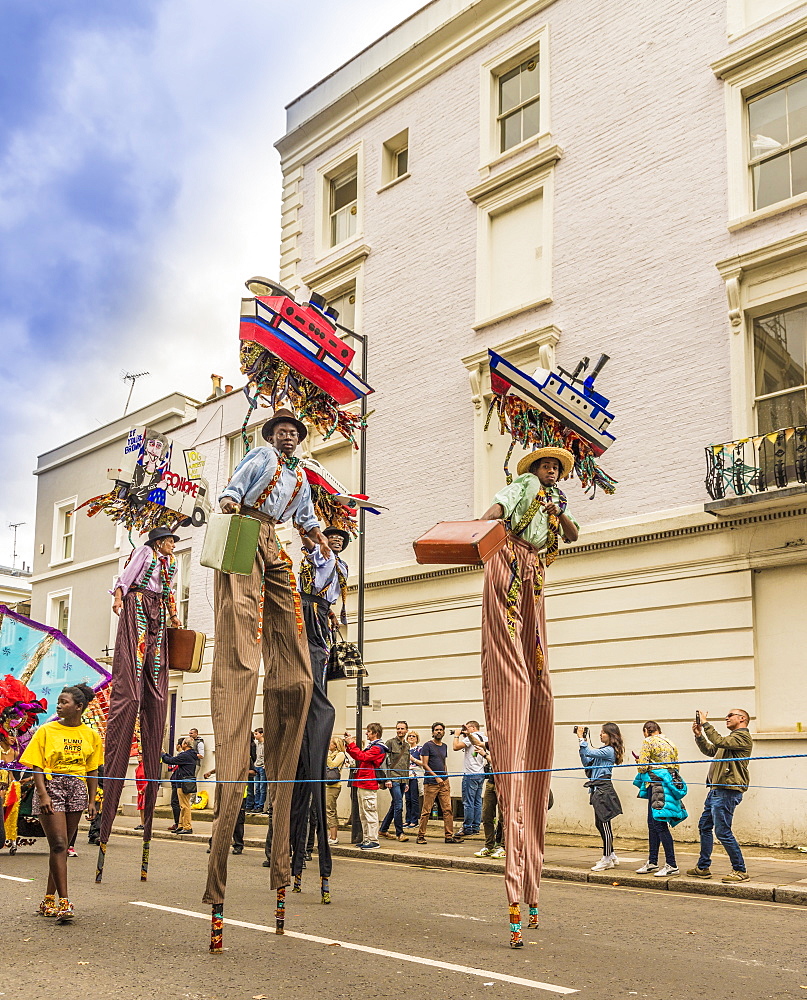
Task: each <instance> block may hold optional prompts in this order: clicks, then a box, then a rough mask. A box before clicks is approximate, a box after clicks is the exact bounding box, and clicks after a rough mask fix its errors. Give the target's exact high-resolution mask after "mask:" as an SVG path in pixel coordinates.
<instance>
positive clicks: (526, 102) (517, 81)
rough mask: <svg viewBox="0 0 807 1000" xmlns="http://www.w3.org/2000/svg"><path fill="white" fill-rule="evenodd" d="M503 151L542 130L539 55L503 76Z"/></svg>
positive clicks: (500, 128) (500, 93)
mask: <svg viewBox="0 0 807 1000" xmlns="http://www.w3.org/2000/svg"><path fill="white" fill-rule="evenodd" d="M498 84H499V87H498V89H499V112H498V116H497V121H498V127H499V152H501V153H504V152H505V151H506V150H508V149H511V148H512V147H513V146H517V145H518V144H519V143H521V142H524V140H525V139H529V138H530V137H531V136H533V135H538V133H539V132H540V131H541V73H540V69H539V60H538V54H537V53H536V54H535V55H534V56H530V57H529V58H528V59H525V60H524V62H522V63H521V64H520V65H518V66H516V67H515V68H514V69H511V70H509V71H508V72H507V73H502V75H501V76H500V77H499V81H498Z"/></svg>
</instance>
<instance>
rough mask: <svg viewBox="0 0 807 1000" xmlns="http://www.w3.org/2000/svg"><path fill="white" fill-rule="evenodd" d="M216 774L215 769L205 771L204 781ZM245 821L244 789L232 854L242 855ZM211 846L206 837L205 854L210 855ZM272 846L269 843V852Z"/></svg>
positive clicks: (235, 828)
mask: <svg viewBox="0 0 807 1000" xmlns="http://www.w3.org/2000/svg"><path fill="white" fill-rule="evenodd" d="M215 773H216V769H215V767H214V768H213V770H212V771H205V773H204V779H205V781H207V779H208V778H210V777H211V776H212V775H214V774H215ZM246 821H247V796H246V789H244V804H243V805H242V806H241V811H240V812H239V814H238V818H237V819H236V821H235V827H234V828H233V850H232V853H233V854H243V853H244V824H245V823H246ZM212 846H213V838H212V837H208V839H207V853H208V854H210V848H211V847H212ZM271 849H272V845H271V843H270V845H269V850H270V851H271Z"/></svg>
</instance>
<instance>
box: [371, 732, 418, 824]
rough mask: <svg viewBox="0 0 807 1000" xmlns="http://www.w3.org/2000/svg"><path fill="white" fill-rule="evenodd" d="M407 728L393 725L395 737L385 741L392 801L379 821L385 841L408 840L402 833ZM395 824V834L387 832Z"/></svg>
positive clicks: (406, 778) (406, 775)
mask: <svg viewBox="0 0 807 1000" xmlns="http://www.w3.org/2000/svg"><path fill="white" fill-rule="evenodd" d="M408 729H409V726H408V724H407V723H406V722H396V723H395V735H394V736H393V737H392V738H391V739H389V740H387V781H386V786H387V788H388V789H389V793H390V796H391V797H392V801H391V802H390V806H389V809H388V810H387V815H386V816H385V817H384V819H383V820H382V821H381V828H380V829H379V831H378V832H379V835H380V836H381V837H383V838H384V839H385V840H409V837H407V836H406V834H405V833H404V832H403V826H404V824H403V820H404V817H403V804H404V791H405V790H406V788H407V787H408V785H409V760H410V752H409V749H410V748H409V743H408V742H407V740H406V733H407V730H408ZM392 822H394V823H395V833H394V834H392V833H390V832H389V828H390V824H391V823H392Z"/></svg>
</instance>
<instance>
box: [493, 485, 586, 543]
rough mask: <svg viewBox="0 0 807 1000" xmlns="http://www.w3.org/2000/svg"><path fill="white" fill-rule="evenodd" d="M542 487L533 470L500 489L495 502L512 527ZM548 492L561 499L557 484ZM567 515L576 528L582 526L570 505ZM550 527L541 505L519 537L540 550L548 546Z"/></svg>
mask: <svg viewBox="0 0 807 1000" xmlns="http://www.w3.org/2000/svg"><path fill="white" fill-rule="evenodd" d="M540 488H541V482H540V480H539V479H538V477H537V476H534V475H533V474H532V473H531V472H525V473H524V475H523V476H518V477H517V478H516V479H514V480H513V481H512V483H510V485H509V486H505V488H504V489H503V490H499V492H498V493H497V494H496V496H495V497H494V498H493V503H499V504H501V505H502V509H503V510H504V517H505V520H506V521H507V522H508V525H509V527H510V528H511V529H513V530H514V529H515V528H516V526H517V525H518V522H519V521H520V520H521V518H522V517H523V516H524V515H525V514H526V513H527V511H528V510H529V506H530V504H531V503H532V502H533V500H534V499H535V497H536V495H537V493H538V490H540ZM548 493H549V496H551V498H552V499H553V500H554V501H556V502H557V501H558V500H559V499H560V498H559V496H558V493H559V490H558V488H557V487H556V486H553V487H552V488H551V489H550V490H549V491H548ZM566 516H567V517H568V518H569V520H570V521H571V522H572V524H574V526H575V527H576V528H579V527H580V525H579V524H578V523H577V521H575V519H574V518H573V517H572V515H571V512H570V511H569V508H568V507H567V508H566ZM548 527H549V515H548V514H547V513H546V511H545V510H544V508H543V507H540V508H539V509H538V511H537V513H536V515H535V517H534V518H533V519H532V521H530V523H529V524H528V525H527V527H526V528H525V529H524V531H523V532H522V533H521V535H520V536H519V537H520V538H523V539H524V541H525V542H529V544H530V545H532V546H533V547H534V548H536V549H538V550H539V551H540V550H541V549H544V548H546V535H547V530H548ZM561 534H562V532H561Z"/></svg>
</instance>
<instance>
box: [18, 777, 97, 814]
mask: <svg viewBox="0 0 807 1000" xmlns="http://www.w3.org/2000/svg"><path fill="white" fill-rule="evenodd" d="M45 790H46V791H47V793H48V795H50V801H51V805H52V806H53V811H54V812H63V813H73V812H76V813H77V812H84V810H85V809H86V808H87V806H88V805H89V796H88V795H87V783H86V782H85V781H83V780H82V779H81V778H78V777H76V775H75V774H54V775H53V776H52V777H51V779H50V780H48V779H47V778H46V779H45ZM31 812H32V814H33V815H34V816H39V815H40V813H41V810H40V807H39V793H38V792H37V791H36V789H34V796H33V799H32V800H31Z"/></svg>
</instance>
